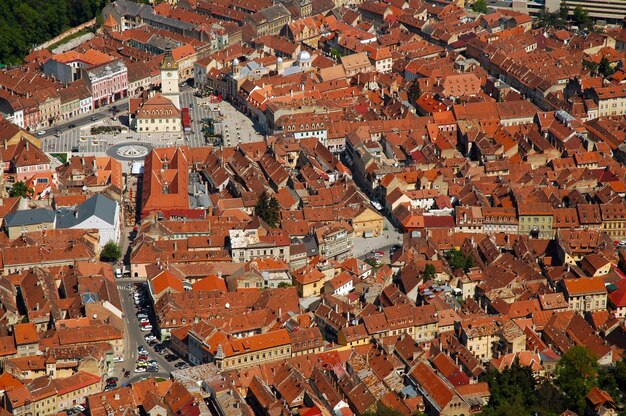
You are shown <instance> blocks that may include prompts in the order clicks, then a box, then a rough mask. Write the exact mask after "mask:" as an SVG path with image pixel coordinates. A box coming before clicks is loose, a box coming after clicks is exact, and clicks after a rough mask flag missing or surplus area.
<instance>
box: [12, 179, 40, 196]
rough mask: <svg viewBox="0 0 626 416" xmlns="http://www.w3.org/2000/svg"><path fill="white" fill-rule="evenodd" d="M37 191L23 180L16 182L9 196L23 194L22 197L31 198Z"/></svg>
mask: <svg viewBox="0 0 626 416" xmlns="http://www.w3.org/2000/svg"><path fill="white" fill-rule="evenodd" d="M34 193H35V190H34V189H33V188H30V187H29V186H28V185H26V184H25V183H24V182H23V181H19V182H15V183H14V184H13V186H12V187H11V189H9V196H10V197H15V196H21V197H22V198H30V197H31V196H33V194H34Z"/></svg>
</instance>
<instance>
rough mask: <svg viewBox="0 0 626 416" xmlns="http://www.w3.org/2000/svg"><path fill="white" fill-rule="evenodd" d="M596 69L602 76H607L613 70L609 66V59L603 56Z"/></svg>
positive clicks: (613, 69) (613, 70)
mask: <svg viewBox="0 0 626 416" xmlns="http://www.w3.org/2000/svg"><path fill="white" fill-rule="evenodd" d="M598 71H600V73H601V74H602V75H603V76H605V77H608V76H610V75H611V74H613V72H615V68H613V67H611V61H609V58H607V57H606V56H603V57H602V60H601V61H600V65H599V66H598Z"/></svg>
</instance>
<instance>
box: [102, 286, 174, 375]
mask: <svg viewBox="0 0 626 416" xmlns="http://www.w3.org/2000/svg"><path fill="white" fill-rule="evenodd" d="M130 282H131V279H119V280H118V285H117V287H118V290H119V292H120V298H121V301H122V308H123V309H124V316H125V318H126V327H125V331H124V345H125V351H124V357H123V358H124V361H123V362H120V363H117V365H116V369H115V370H116V371H115V374H114V375H115V376H116V377H119V383H118V384H119V385H124V384H126V383H129V382H131V383H132V382H134V381H137V380H140V379H142V378H147V377H164V378H169V376H170V372H171V371H173V370H174V369H175V368H174V364H173V363H170V362H168V361H167V360H166V359H165V358H164V357H163V356H162V355H160V354H157V353H156V352H155V351H154V349H153V348H152V347H151V346H149V345H148V343H146V342H145V340H144V335H146V334H149V332H142V331H141V328H140V326H139V321H138V320H137V317H136V309H135V303H134V302H133V292H132V291H131V290H130V289H129V288H128V287H129V286H132V283H130ZM149 315H150V320H151V321H153V320H154V313H152V311H151V312H150V314H149ZM139 345H143V346H144V347H145V348H146V350H147V351H148V355H149V357H150V359H151V360H156V361H157V362H158V364H159V372H158V373H134V372H133V370H134V369H135V366H136V363H137V356H138V355H139V353H138V351H137V347H139ZM122 368H124V369H126V370H130V377H128V378H125V377H124V374H123V372H122Z"/></svg>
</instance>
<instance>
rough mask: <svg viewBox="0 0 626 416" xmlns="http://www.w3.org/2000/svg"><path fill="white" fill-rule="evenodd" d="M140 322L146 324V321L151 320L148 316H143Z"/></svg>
mask: <svg viewBox="0 0 626 416" xmlns="http://www.w3.org/2000/svg"><path fill="white" fill-rule="evenodd" d="M139 322H140V323H142V324H144V323H146V322H150V320H149V319H148V318H141V319H140V320H139Z"/></svg>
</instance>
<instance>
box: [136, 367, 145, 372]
mask: <svg viewBox="0 0 626 416" xmlns="http://www.w3.org/2000/svg"><path fill="white" fill-rule="evenodd" d="M145 372H146V368H145V367H137V368H135V373H145Z"/></svg>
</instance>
